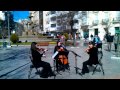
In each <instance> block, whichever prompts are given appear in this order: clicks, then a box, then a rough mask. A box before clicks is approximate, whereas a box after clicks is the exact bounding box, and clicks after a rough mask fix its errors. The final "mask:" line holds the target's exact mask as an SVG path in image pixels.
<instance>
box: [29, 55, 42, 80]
mask: <svg viewBox="0 0 120 90" xmlns="http://www.w3.org/2000/svg"><path fill="white" fill-rule="evenodd" d="M29 57H30V60H31V62H32V64H31V65H30V71H29V74H28V79H30V75H31V72H32V69H33V68H35V69H36V71H37V72H36V73H38V75H39V76H40V72H41V71H40V70H38V67H35V66H34V64H33V58H32V55H29Z"/></svg>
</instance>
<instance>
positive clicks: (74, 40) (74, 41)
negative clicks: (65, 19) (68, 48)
mask: <svg viewBox="0 0 120 90" xmlns="http://www.w3.org/2000/svg"><path fill="white" fill-rule="evenodd" d="M72 33H73V45H74V46H76V38H75V34H76V32H72Z"/></svg>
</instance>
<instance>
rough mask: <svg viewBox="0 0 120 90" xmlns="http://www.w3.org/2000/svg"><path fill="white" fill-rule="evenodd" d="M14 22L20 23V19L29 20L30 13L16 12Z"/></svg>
mask: <svg viewBox="0 0 120 90" xmlns="http://www.w3.org/2000/svg"><path fill="white" fill-rule="evenodd" d="M13 14H14V21H18V20H20V19H28V16H29V11H14V12H13Z"/></svg>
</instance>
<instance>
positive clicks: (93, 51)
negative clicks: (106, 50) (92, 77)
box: [81, 42, 98, 74]
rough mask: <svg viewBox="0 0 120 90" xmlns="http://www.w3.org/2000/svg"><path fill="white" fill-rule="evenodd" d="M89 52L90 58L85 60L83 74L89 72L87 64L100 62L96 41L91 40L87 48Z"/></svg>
mask: <svg viewBox="0 0 120 90" xmlns="http://www.w3.org/2000/svg"><path fill="white" fill-rule="evenodd" d="M86 52H87V53H88V54H89V59H88V60H87V61H85V62H83V67H82V72H81V73H82V74H85V73H89V69H88V67H87V65H90V66H92V64H98V49H97V47H95V44H94V42H89V47H88V48H87V49H86Z"/></svg>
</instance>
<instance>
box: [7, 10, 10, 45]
mask: <svg viewBox="0 0 120 90" xmlns="http://www.w3.org/2000/svg"><path fill="white" fill-rule="evenodd" d="M7 16H8V45H9V46H10V25H9V23H10V22H9V16H10V11H7Z"/></svg>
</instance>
